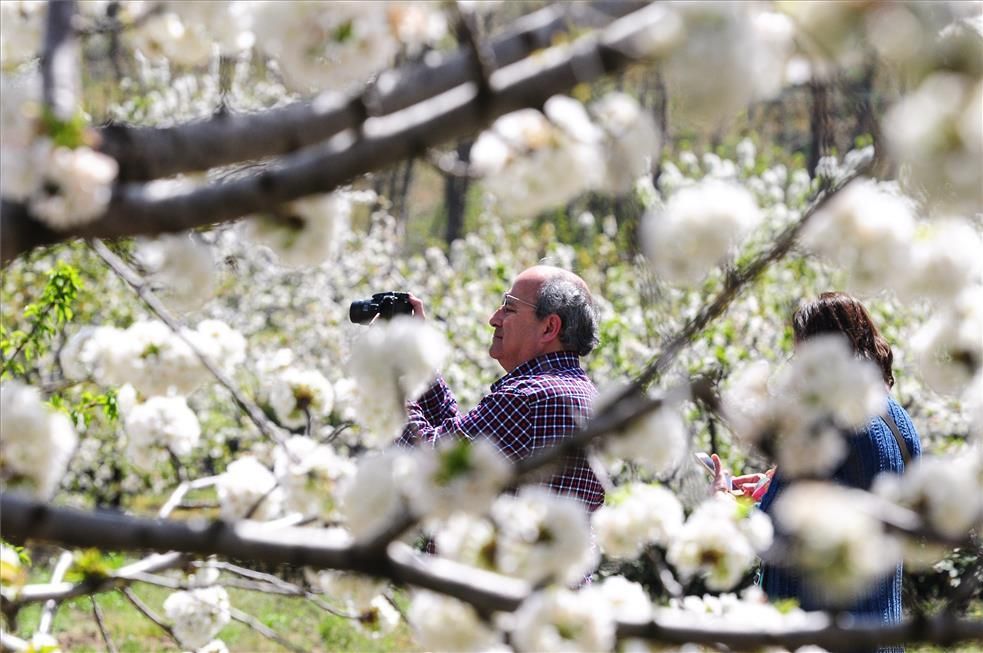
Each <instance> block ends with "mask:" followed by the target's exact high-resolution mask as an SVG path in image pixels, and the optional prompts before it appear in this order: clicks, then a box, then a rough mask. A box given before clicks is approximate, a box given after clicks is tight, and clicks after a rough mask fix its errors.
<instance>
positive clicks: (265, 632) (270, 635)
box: [229, 607, 307, 653]
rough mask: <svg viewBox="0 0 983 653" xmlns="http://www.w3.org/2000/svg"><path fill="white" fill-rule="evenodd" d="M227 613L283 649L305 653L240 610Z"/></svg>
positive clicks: (305, 652) (299, 647)
mask: <svg viewBox="0 0 983 653" xmlns="http://www.w3.org/2000/svg"><path fill="white" fill-rule="evenodd" d="M229 613H230V614H231V615H232V618H233V619H235V620H236V621H238V622H239V623H241V624H243V625H245V626H247V627H249V628H251V629H253V630H255V631H256V632H257V633H259V634H260V635H262V636H263V637H265V638H266V639H268V640H270V641H272V642H276V643H277V644H279V645H280V646H282V647H283V648H285V649H288V650H291V651H295V653H307V649H305V648H304V647H302V646H297V645H296V644H294V643H293V642H291V641H290V640H288V639H287V638H285V637H284V636H283V635H281V634H280V633H278V632H276V631H275V630H273V629H272V628H270V627H268V626H267V625H266V624H264V623H263V622H261V621H260V620H259V619H257V618H256V617H254V616H252V615H251V614H247V613H245V612H243V611H242V610H238V609H236V608H232V607H230V608H229Z"/></svg>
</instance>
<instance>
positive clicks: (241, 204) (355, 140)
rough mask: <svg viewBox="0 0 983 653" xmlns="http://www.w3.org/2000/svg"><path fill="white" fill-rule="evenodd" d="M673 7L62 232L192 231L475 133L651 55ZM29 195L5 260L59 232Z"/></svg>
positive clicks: (132, 189) (10, 232)
mask: <svg viewBox="0 0 983 653" xmlns="http://www.w3.org/2000/svg"><path fill="white" fill-rule="evenodd" d="M667 15H668V10H667V9H665V8H663V7H661V6H658V5H651V6H648V7H646V8H645V9H642V10H640V11H637V12H635V13H633V14H630V15H628V16H626V17H624V18H622V19H620V20H618V21H616V22H615V23H614V24H612V25H611V26H610V27H608V28H607V29H605V30H603V31H602V32H601V33H600V34H592V35H590V36H589V37H585V38H583V39H581V40H580V41H578V42H577V43H575V44H573V45H572V46H571V47H568V48H553V49H551V50H548V51H547V52H545V53H543V54H542V55H540V56H539V57H536V58H535V60H533V59H532V58H530V59H525V60H523V61H520V62H519V63H516V64H513V65H511V66H508V67H506V68H503V69H501V70H498V71H496V72H495V73H494V74H493V75H492V78H491V80H490V85H491V88H492V92H491V93H490V94H489V97H488V98H487V101H482V99H481V98H479V95H478V93H477V85H476V84H474V83H466V84H463V85H461V86H458V87H456V88H454V89H453V90H450V91H448V92H446V93H444V94H442V95H439V96H437V97H435V98H431V99H428V100H426V101H424V102H420V103H419V104H416V105H414V106H412V107H409V108H407V109H404V110H402V111H400V112H398V113H394V114H392V115H389V116H384V117H379V118H370V119H368V120H367V121H366V122H365V123H364V124H363V125H362V130H361V132H360V134H359V135H358V136H357V137H356V135H355V134H354V133H349V132H345V133H343V134H339V135H337V136H336V137H335V138H333V139H331V140H330V141H329V142H327V143H325V144H322V145H317V146H312V147H309V148H307V149H305V150H302V151H300V152H297V153H296V154H293V155H290V156H287V157H284V158H283V159H282V161H281V162H280V164H279V165H277V166H276V167H273V168H270V169H268V170H265V171H264V172H261V173H260V174H258V175H256V176H254V177H249V178H245V179H238V180H234V181H230V182H227V183H222V184H216V185H213V186H208V187H205V188H200V189H195V190H192V191H189V192H184V193H179V194H174V195H171V196H168V197H163V198H159V197H156V196H155V195H154V194H153V193H148V190H147V188H145V187H143V186H139V185H123V186H121V187H119V188H118V189H117V192H116V194H115V196H114V199H113V201H112V203H111V204H110V206H109V209H108V210H107V212H106V213H105V214H104V215H103V216H102V217H101V218H99V219H97V220H95V221H93V222H91V223H88V224H85V225H81V226H80V227H78V228H76V229H74V230H72V231H70V232H65V233H63V234H60V235H58V238H57V239H58V240H64V239H67V238H70V237H73V236H81V237H86V238H115V237H122V236H135V235H140V234H157V233H167V232H176V231H184V230H186V229H191V228H195V227H200V226H203V225H208V224H213V223H218V222H228V221H231V220H236V219H238V218H240V217H242V216H244V215H248V214H250V213H256V212H261V211H267V210H270V209H272V208H274V207H276V206H278V205H280V204H282V203H284V202H288V201H291V200H295V199H298V198H300V197H305V196H307V195H312V194H316V193H323V192H328V191H331V190H333V189H335V188H337V187H338V186H340V185H342V184H345V183H348V182H350V181H351V180H353V179H355V178H356V177H357V176H359V175H361V174H364V173H367V172H371V171H373V170H377V169H379V168H382V167H385V166H386V165H390V164H391V163H393V162H394V161H400V160H403V159H407V158H410V157H413V156H416V155H418V154H419V153H421V152H423V151H425V150H426V149H428V148H431V147H434V146H437V145H441V144H443V143H446V142H449V141H455V140H458V139H460V138H462V137H465V136H468V135H470V134H472V133H474V132H475V131H476V130H478V129H480V128H482V127H484V126H485V125H487V124H489V123H490V122H492V121H493V120H494V119H495V118H498V117H499V116H502V115H504V114H506V113H509V112H512V111H515V110H518V109H522V108H525V107H536V106H541V105H542V104H543V103H544V102H545V101H546V100H547V99H548V98H549V97H551V96H552V95H555V94H557V93H562V92H564V91H566V90H568V89H570V88H573V87H574V86H576V85H577V84H579V83H583V82H589V81H592V80H593V79H596V78H598V77H601V76H603V75H606V74H609V73H612V72H615V71H617V70H620V69H622V68H625V67H627V66H628V65H629V64H631V63H632V62H635V61H638V60H639V59H641V58H643V57H645V56H647V55H648V54H649V51H650V48H651V46H650V44H648V43H647V42H646V40H645V36H646V34H648V32H649V31H650V30H651V29H653V28H654V27H655V26H657V25H659V24H660V23H661V22H663V21H664V20H666V19H667V18H666V17H667ZM30 220H31V217H30V216H29V215H28V213H27V210H26V208H25V207H24V206H23V205H18V204H13V203H10V202H4V203H3V207H2V214H0V231H2V236H3V238H2V249H0V258H2V262H3V263H4V264H5V263H7V262H9V261H10V260H11V259H12V258H13V257H15V256H17V255H19V254H21V253H23V252H25V251H27V250H28V249H30V248H31V247H34V246H37V245H42V244H47V243H50V242H54V241H52V240H50V239H49V238H50V236H51V232H50V231H47V230H46V231H38V232H34V231H31V230H28V232H27V235H28V238H27V240H22V241H19V242H18V241H15V240H14V238H15V237H16V236H17V235H24V229H23V225H21V224H20V223H22V222H24V221H30Z"/></svg>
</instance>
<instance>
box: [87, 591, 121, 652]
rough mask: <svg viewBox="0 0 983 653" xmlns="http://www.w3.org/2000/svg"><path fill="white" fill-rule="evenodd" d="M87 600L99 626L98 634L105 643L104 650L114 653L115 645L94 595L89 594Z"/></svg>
mask: <svg viewBox="0 0 983 653" xmlns="http://www.w3.org/2000/svg"><path fill="white" fill-rule="evenodd" d="M89 601H91V602H92V616H93V617H94V618H95V620H96V625H97V626H98V627H99V634H100V635H102V641H104V642H105V643H106V650H107V651H109V653H116V645H115V644H114V643H113V639H112V638H111V637H110V636H109V631H107V630H106V624H105V623H104V622H103V620H102V610H100V609H99V604H98V603H96V597H95V596H94V595H90V596H89Z"/></svg>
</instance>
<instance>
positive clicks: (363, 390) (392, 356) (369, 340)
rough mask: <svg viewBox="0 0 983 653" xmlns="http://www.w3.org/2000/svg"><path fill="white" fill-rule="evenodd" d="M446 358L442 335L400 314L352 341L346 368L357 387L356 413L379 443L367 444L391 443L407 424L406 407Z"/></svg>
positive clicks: (420, 392) (370, 442)
mask: <svg viewBox="0 0 983 653" xmlns="http://www.w3.org/2000/svg"><path fill="white" fill-rule="evenodd" d="M446 355H447V344H446V342H445V340H444V338H443V336H442V335H441V334H439V333H438V332H437V331H435V330H434V329H433V327H431V326H430V325H429V323H426V322H422V321H420V320H416V319H413V318H410V317H407V316H402V315H400V316H396V317H395V318H393V319H392V320H390V321H388V322H386V323H382V324H375V325H373V326H372V328H370V329H367V330H366V331H365V333H364V334H362V335H361V337H359V338H358V340H356V341H355V343H354V344H353V345H352V353H351V359H350V360H349V364H348V369H349V373H350V375H351V378H353V379H354V380H355V382H356V383H357V384H358V387H359V398H360V400H361V402H362V410H360V411H359V414H360V416H361V418H362V419H363V420H365V422H366V424H367V426H369V428H370V429H371V430H372V431H375V433H376V435H377V438H378V439H377V440H373V441H368V442H366V444H367V445H369V446H372V445H380V444H383V443H388V442H391V441H392V437H393V436H394V435H395V434H396V432H397V431H398V430H399V429H400V428H401V427H402V425H403V423H404V422H405V421H406V411H405V402H406V401H407V400H411V399H415V398H416V397H418V396H419V395H420V394H422V393H423V391H424V390H426V389H427V386H428V385H429V384H430V382H431V381H432V380H433V378H434V377H435V376H436V370H437V368H439V367H440V366H441V365H442V364H443V361H444V358H445V357H446ZM367 435H368V434H367Z"/></svg>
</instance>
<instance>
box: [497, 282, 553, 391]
mask: <svg viewBox="0 0 983 653" xmlns="http://www.w3.org/2000/svg"><path fill="white" fill-rule="evenodd" d="M541 285H542V280H541V279H538V278H527V277H523V276H522V275H520V276H519V277H518V278H516V280H515V282H514V283H513V284H512V288H511V289H509V291H508V293H506V297H505V300H504V302H503V303H502V305H501V306H499V308H498V310H496V311H495V312H494V313H493V314H492V316H491V319H490V320H488V323H489V324H490V325H492V326H493V327H495V333H494V334H493V336H492V344H491V347H490V348H489V350H488V354H489V355H490V356H491V357H492V358H494V359H495V360H497V361H498V363H499V365H501V366H502V367H503V368H504V369H505V371H506V372H511V371H512V370H513V369H515V368H516V367H517V366H519V365H521V364H522V363H524V362H526V361H527V360H530V359H532V358H535V357H536V356H538V355H540V354H541V353H542V347H543V343H542V342H541V336H542V330H543V320H540V319H538V318H537V317H536V309H535V308H534V306H535V304H536V297H537V296H538V294H539V288H540V286H541Z"/></svg>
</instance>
